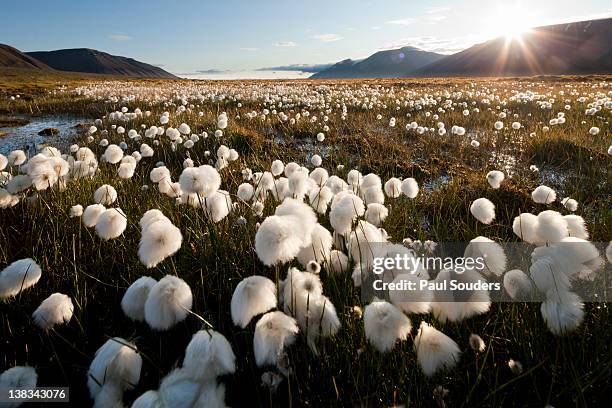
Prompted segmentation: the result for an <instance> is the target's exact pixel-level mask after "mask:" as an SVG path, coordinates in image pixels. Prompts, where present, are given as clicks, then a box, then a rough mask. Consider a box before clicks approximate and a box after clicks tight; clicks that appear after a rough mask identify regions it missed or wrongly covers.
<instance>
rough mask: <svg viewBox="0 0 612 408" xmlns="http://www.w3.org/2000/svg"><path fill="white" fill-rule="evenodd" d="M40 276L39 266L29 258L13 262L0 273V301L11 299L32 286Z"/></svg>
mask: <svg viewBox="0 0 612 408" xmlns="http://www.w3.org/2000/svg"><path fill="white" fill-rule="evenodd" d="M41 275H42V270H41V269H40V266H38V264H37V263H36V262H35V261H34V260H33V259H31V258H25V259H20V260H18V261H15V262H13V263H12V264H10V265H9V266H7V267H6V268H4V269H3V270H2V272H0V299H6V298H9V297H13V296H15V295H17V294H18V293H19V292H21V291H22V290H25V289H28V288H30V287H32V286H34V285H35V284H36V283H37V282H38V281H39V280H40V277H41Z"/></svg>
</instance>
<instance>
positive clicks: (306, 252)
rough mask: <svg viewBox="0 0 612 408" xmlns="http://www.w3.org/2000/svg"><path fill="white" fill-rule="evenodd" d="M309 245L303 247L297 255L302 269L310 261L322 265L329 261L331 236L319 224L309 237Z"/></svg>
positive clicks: (331, 243)
mask: <svg viewBox="0 0 612 408" xmlns="http://www.w3.org/2000/svg"><path fill="white" fill-rule="evenodd" d="M310 242H311V243H310V244H309V245H305V246H303V247H302V248H301V249H300V251H299V252H298V254H297V259H298V261H299V262H300V264H301V265H302V266H303V267H306V266H307V265H308V264H309V263H310V262H311V261H315V262H317V263H323V262H324V261H325V260H326V259H329V256H330V251H331V248H332V245H333V237H332V234H331V233H330V232H329V231H328V230H327V229H326V228H325V227H323V226H322V225H321V224H316V225H315V226H314V228H313V230H312V234H311V236H310Z"/></svg>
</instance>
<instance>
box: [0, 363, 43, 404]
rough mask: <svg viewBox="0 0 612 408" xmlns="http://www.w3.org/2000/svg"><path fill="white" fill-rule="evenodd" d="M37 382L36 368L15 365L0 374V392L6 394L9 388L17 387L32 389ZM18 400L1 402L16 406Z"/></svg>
mask: <svg viewBox="0 0 612 408" xmlns="http://www.w3.org/2000/svg"><path fill="white" fill-rule="evenodd" d="M37 383H38V374H36V370H35V369H34V368H32V367H28V366H15V367H11V368H9V369H8V370H6V371H4V372H3V373H2V374H0V394H2V395H8V393H9V390H15V389H18V388H23V389H34V388H36V385H37ZM20 405H21V403H20V402H15V403H10V402H3V405H2V406H6V407H9V408H11V407H18V406H20Z"/></svg>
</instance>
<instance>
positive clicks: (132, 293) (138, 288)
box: [121, 276, 157, 322]
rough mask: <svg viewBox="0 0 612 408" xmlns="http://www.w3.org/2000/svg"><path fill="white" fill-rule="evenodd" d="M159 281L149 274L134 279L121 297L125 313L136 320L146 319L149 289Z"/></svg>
mask: <svg viewBox="0 0 612 408" xmlns="http://www.w3.org/2000/svg"><path fill="white" fill-rule="evenodd" d="M156 283H157V281H156V280H155V279H153V278H151V277H149V276H142V277H140V278H138V279H136V280H135V281H134V283H132V284H131V285H130V287H129V288H127V290H126V291H125V294H124V295H123V298H122V299H121V309H122V310H123V313H125V315H126V316H127V317H129V318H130V319H132V320H134V321H140V322H142V321H144V319H145V315H144V307H145V302H146V301H147V297H148V296H149V291H150V290H151V288H152V287H153V286H155V284H156Z"/></svg>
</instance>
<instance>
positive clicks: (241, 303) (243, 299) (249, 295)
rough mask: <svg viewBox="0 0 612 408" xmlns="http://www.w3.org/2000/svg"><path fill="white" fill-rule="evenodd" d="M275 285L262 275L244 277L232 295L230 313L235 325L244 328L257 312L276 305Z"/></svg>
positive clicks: (263, 311) (265, 310)
mask: <svg viewBox="0 0 612 408" xmlns="http://www.w3.org/2000/svg"><path fill="white" fill-rule="evenodd" d="M276 303H277V299H276V285H275V284H274V282H272V281H271V280H270V279H268V278H266V277H264V276H257V275H255V276H249V277H247V278H244V279H243V280H242V281H240V283H239V284H238V286H236V289H235V290H234V294H233V295H232V301H231V314H232V321H233V322H234V324H235V325H236V326H240V327H242V328H245V327H246V326H247V325H248V324H249V322H250V321H251V319H252V318H253V317H254V316H257V315H258V314H262V313H265V312H267V311H268V310H270V309H273V308H275V307H276Z"/></svg>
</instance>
